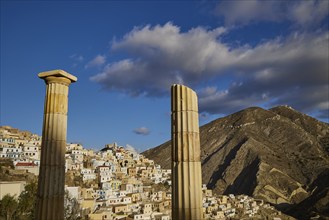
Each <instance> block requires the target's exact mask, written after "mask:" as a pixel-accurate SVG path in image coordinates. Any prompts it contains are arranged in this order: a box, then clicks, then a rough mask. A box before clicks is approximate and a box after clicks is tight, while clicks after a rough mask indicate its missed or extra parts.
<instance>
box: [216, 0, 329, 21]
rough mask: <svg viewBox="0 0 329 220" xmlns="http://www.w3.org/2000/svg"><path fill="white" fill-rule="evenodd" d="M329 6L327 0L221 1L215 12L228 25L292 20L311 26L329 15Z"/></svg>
mask: <svg viewBox="0 0 329 220" xmlns="http://www.w3.org/2000/svg"><path fill="white" fill-rule="evenodd" d="M328 7H329V2H328V1H325V0H308V1H303V0H300V1H277V0H267V1H264V0H248V1H221V2H220V3H218V4H217V7H216V9H215V14H217V15H218V16H222V17H224V20H225V23H226V25H235V24H238V25H239V24H240V25H241V24H242V25H246V24H248V23H253V22H259V21H270V22H282V21H290V22H292V23H293V24H296V25H298V26H300V27H311V26H312V25H314V24H318V23H319V22H321V21H322V20H323V19H324V18H325V17H326V16H327V15H328V13H329V12H328Z"/></svg>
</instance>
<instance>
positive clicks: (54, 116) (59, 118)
mask: <svg viewBox="0 0 329 220" xmlns="http://www.w3.org/2000/svg"><path fill="white" fill-rule="evenodd" d="M39 77H40V78H42V79H44V80H45V82H46V84H47V88H46V97H45V105H44V119H43V130H42V143H41V163H40V172H39V181H38V193H37V212H36V218H37V219H39V220H43V219H64V182H65V147H66V130H67V111H68V91H69V89H68V86H69V85H70V84H71V83H72V82H75V81H76V80H77V78H76V77H75V76H73V75H71V74H69V73H66V72H65V71H63V70H52V71H48V72H43V73H40V74H39Z"/></svg>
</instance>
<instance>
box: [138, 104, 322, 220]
mask: <svg viewBox="0 0 329 220" xmlns="http://www.w3.org/2000/svg"><path fill="white" fill-rule="evenodd" d="M328 139H329V125H328V124H326V123H322V122H319V121H317V120H316V119H313V118H311V117H309V116H307V115H304V114H302V113H299V112H297V111H296V110H293V109H292V108H290V107H287V106H279V107H276V108H273V109H270V110H264V109H261V108H256V107H253V108H248V109H245V110H243V111H240V112H237V113H235V114H232V115H230V116H227V117H224V118H220V119H217V120H215V121H212V122H210V123H208V124H206V125H204V126H202V127H201V128H200V141H201V160H202V178H203V182H204V183H206V184H207V186H208V187H209V188H211V189H213V190H214V192H215V193H218V194H228V193H234V194H247V195H250V196H253V197H256V198H262V199H264V200H266V201H268V202H271V203H273V204H277V206H278V207H279V208H281V210H283V211H286V210H287V211H288V212H290V213H293V214H295V215H297V214H296V213H300V210H297V209H296V208H294V207H295V204H299V203H301V202H303V201H304V203H303V204H306V205H305V206H308V204H312V206H313V208H310V209H305V208H304V209H303V210H302V211H307V213H303V214H304V216H306V214H312V213H313V212H314V213H322V214H323V215H325V213H326V209H325V208H323V207H325V206H324V205H325V204H326V203H328V197H326V196H327V195H328V188H329V187H328V185H329V183H325V184H320V185H321V186H320V188H318V186H319V183H318V182H319V177H320V176H323V175H324V176H326V175H327V174H328V171H329V155H328V151H327V150H328V141H327V140H328ZM170 152H171V144H170V142H167V143H164V144H162V145H160V146H159V147H156V148H153V149H151V150H148V151H146V152H144V153H143V154H144V155H145V156H147V157H148V158H151V159H154V160H155V162H156V163H158V164H160V165H161V166H162V167H167V168H169V167H170V166H171V158H170V156H171V153H170ZM322 198H324V200H323V199H322ZM308 200H309V202H308ZM317 201H321V202H322V205H320V206H319V207H320V208H316V207H317V206H316V204H315V203H316V202H317ZM312 202H313V203H312ZM314 202H315V203H314ZM318 209H319V210H318Z"/></svg>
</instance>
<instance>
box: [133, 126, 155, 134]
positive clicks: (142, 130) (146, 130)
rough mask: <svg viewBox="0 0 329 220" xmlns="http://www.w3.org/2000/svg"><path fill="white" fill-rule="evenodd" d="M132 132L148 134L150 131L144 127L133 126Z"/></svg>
mask: <svg viewBox="0 0 329 220" xmlns="http://www.w3.org/2000/svg"><path fill="white" fill-rule="evenodd" d="M133 132H134V133H135V134H138V135H149V134H150V133H151V131H150V130H149V129H148V128H146V127H140V128H135V129H134V130H133Z"/></svg>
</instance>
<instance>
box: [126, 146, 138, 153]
mask: <svg viewBox="0 0 329 220" xmlns="http://www.w3.org/2000/svg"><path fill="white" fill-rule="evenodd" d="M126 150H128V151H131V152H133V153H138V151H137V150H136V149H135V148H134V147H133V146H132V145H130V144H127V145H126Z"/></svg>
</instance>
